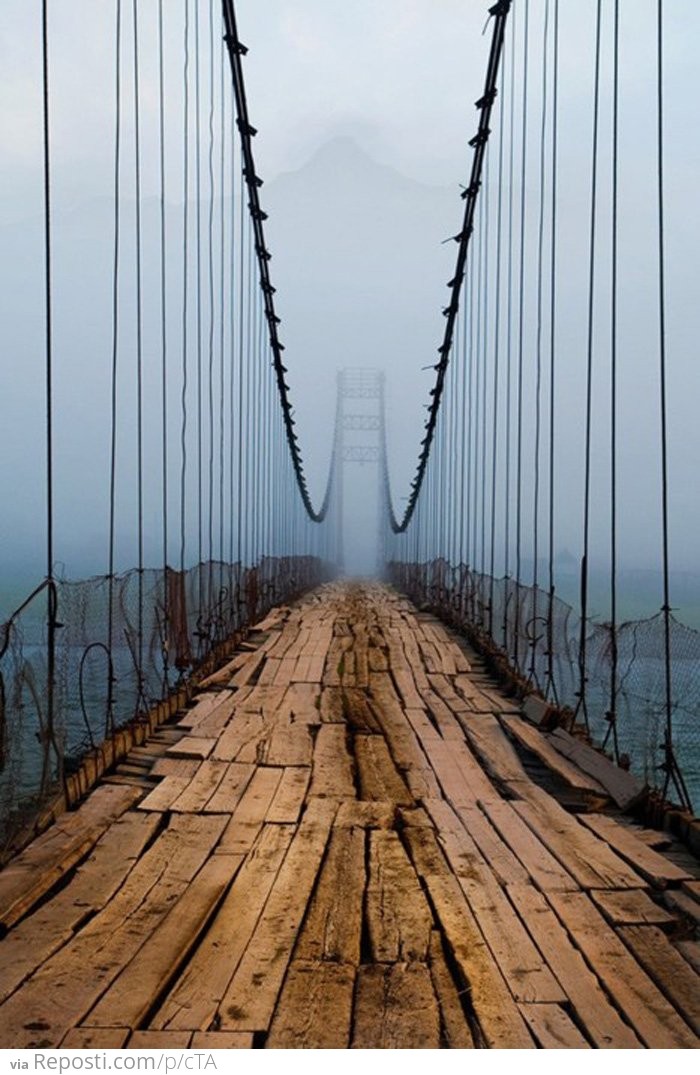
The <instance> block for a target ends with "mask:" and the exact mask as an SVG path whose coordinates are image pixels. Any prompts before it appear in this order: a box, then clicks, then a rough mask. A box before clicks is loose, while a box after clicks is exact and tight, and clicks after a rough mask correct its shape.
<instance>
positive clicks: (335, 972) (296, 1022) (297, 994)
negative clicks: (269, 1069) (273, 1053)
mask: <svg viewBox="0 0 700 1075" xmlns="http://www.w3.org/2000/svg"><path fill="white" fill-rule="evenodd" d="M354 988H355V967H353V966H348V965H347V964H344V963H329V962H323V961H321V962H311V963H309V962H305V961H303V960H301V959H294V960H293V961H292V963H291V964H290V966H289V970H288V971H287V976H286V978H285V980H284V985H283V987H282V992H281V993H280V997H279V1000H278V1002H277V1007H276V1008H275V1013H274V1016H273V1019H272V1024H271V1026H270V1033H269V1035H268V1039H267V1042H266V1045H265V1047H266V1048H267V1049H347V1047H348V1045H349V1043H350V1022H351V1017H352V1006H353V992H354Z"/></svg>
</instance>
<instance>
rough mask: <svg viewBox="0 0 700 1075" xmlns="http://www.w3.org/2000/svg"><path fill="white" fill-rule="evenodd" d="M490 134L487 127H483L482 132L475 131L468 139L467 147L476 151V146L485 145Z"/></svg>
mask: <svg viewBox="0 0 700 1075" xmlns="http://www.w3.org/2000/svg"><path fill="white" fill-rule="evenodd" d="M490 134H491V130H490V128H489V127H484V129H483V130H482V131H477V132H476V134H475V135H474V137H473V138H470V139H469V145H470V146H471V148H472V149H476V147H477V146H483V145H486V142H487V141H488V137H489V135H490Z"/></svg>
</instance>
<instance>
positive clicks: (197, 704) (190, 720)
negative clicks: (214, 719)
mask: <svg viewBox="0 0 700 1075" xmlns="http://www.w3.org/2000/svg"><path fill="white" fill-rule="evenodd" d="M233 697H234V692H233V691H230V690H229V691H204V692H203V693H201V694H198V695H197V696H196V698H195V699H194V704H193V705H192V706H191V707H190V708H189V709H188V710H187V712H186V713H185V714H184V716H182V717H180V719H179V720H178V722H177V727H178V728H180V729H182V730H183V731H191V730H192V728H196V726H197V725H198V724H199V723H200V721H202V720H205V718H206V717H208V716H209V714H210V713H212V712H213V711H214V710H215V709H216V707H217V706H218V705H220V704H221V703H222V702H224V701H226V700H227V699H230V698H233Z"/></svg>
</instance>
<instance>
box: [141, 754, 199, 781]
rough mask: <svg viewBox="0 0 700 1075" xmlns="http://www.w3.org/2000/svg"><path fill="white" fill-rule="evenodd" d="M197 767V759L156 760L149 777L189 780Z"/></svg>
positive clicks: (163, 758) (162, 758)
mask: <svg viewBox="0 0 700 1075" xmlns="http://www.w3.org/2000/svg"><path fill="white" fill-rule="evenodd" d="M199 765H200V762H199V761H198V760H197V758H165V757H161V758H156V760H155V761H154V762H153V765H152V766H151V776H158V777H163V776H187V777H189V778H190V779H191V778H192V777H193V776H194V774H195V773H196V772H197V769H198V768H199Z"/></svg>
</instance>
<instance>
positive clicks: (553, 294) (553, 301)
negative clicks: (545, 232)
mask: <svg viewBox="0 0 700 1075" xmlns="http://www.w3.org/2000/svg"><path fill="white" fill-rule="evenodd" d="M553 5H554V7H553V29H552V35H553V42H552V145H551V180H550V187H551V205H550V230H551V246H550V262H549V474H548V477H549V505H548V508H549V514H548V528H547V529H548V554H549V555H548V583H549V601H548V607H547V694H548V696H550V697H551V698H552V700H553V701H554V702H555V704H558V702H559V698H558V691H557V685H556V682H555V678H554V595H555V574H554V556H555V552H554V535H555V518H556V517H555V497H556V489H555V474H556V470H555V467H556V460H555V446H556V440H555V433H556V422H555V407H556V325H557V207H558V206H557V180H558V174H557V168H558V163H559V158H558V134H559V128H558V121H559V0H553Z"/></svg>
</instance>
